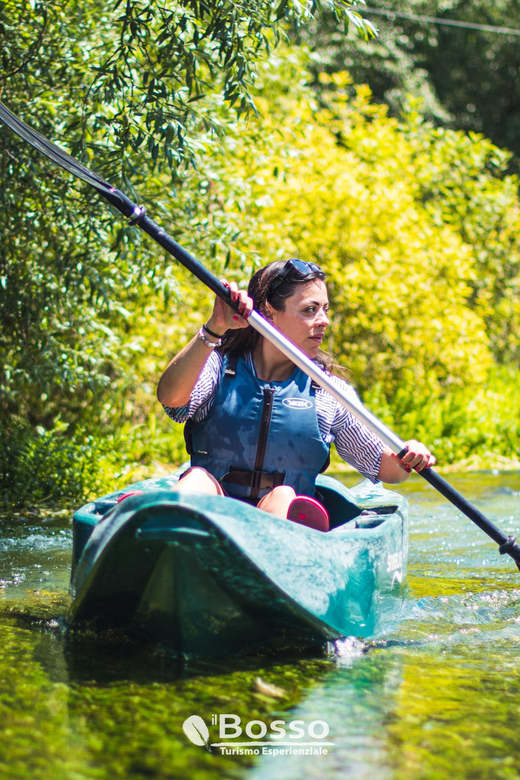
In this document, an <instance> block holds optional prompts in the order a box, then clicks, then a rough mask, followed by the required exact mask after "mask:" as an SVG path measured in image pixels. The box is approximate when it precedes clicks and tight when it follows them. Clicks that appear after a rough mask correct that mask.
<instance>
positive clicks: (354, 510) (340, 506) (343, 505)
mask: <svg viewBox="0 0 520 780" xmlns="http://www.w3.org/2000/svg"><path fill="white" fill-rule="evenodd" d="M316 498H317V499H318V500H319V501H321V503H322V504H323V506H324V507H325V508H326V510H327V512H328V513H329V519H330V530H332V529H333V528H337V527H338V526H340V525H345V523H348V522H350V521H351V520H353V519H354V518H355V517H359V515H360V514H361V508H360V507H359V506H358V504H357V503H356V500H355V497H354V494H353V493H352V491H351V490H349V488H348V487H346V486H345V485H342V484H341V482H338V480H337V479H333V477H327V476H326V474H318V477H317V479H316Z"/></svg>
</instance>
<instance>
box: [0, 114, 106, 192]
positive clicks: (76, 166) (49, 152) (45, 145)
mask: <svg viewBox="0 0 520 780" xmlns="http://www.w3.org/2000/svg"><path fill="white" fill-rule="evenodd" d="M0 120H1V121H2V122H3V123H4V124H5V125H7V127H10V128H11V130H13V131H14V132H15V133H16V134H17V135H19V136H20V137H21V138H23V139H24V141H27V142H28V143H30V144H31V146H33V147H34V148H35V149H37V150H38V151H39V152H41V153H42V154H44V155H45V156H46V157H48V158H49V160H52V162H54V163H56V164H57V165H59V166H60V167H61V168H64V169H65V170H66V171H68V172H69V173H72V175H73V176H77V177H78V179H82V180H83V181H84V182H86V183H87V184H90V185H91V186H92V187H95V188H96V189H97V190H99V191H101V192H113V190H114V188H113V187H111V186H110V184H108V182H106V181H105V180H104V179H102V178H101V176H98V175H97V174H96V173H93V172H92V171H89V169H88V168H86V167H85V166H84V165H82V164H81V163H80V162H78V161H77V160H76V159H74V157H71V155H70V154H67V152H64V151H63V149H60V147H59V146H56V144H53V143H52V141H49V140H47V138H45V137H44V136H43V135H40V133H37V132H36V130H33V129H32V128H31V127H28V125H26V124H25V123H24V122H22V120H21V119H19V118H18V117H17V116H16V114H13V112H12V111H9V109H8V108H7V106H4V104H3V103H0Z"/></svg>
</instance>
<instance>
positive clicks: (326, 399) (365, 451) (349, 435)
mask: <svg viewBox="0 0 520 780" xmlns="http://www.w3.org/2000/svg"><path fill="white" fill-rule="evenodd" d="M333 379H334V382H336V383H337V384H338V385H339V387H341V389H342V390H344V391H345V392H346V393H347V395H350V396H351V397H352V398H357V394H356V391H355V390H354V388H353V387H352V386H351V385H349V384H348V383H347V382H345V381H344V380H343V379H340V378H339V377H333ZM316 412H317V415H318V424H319V428H320V432H321V435H322V438H323V440H324V441H325V442H327V443H331V442H334V444H335V446H336V450H337V451H338V454H339V455H340V457H341V458H343V460H344V461H345V462H346V463H349V464H350V465H351V466H354V468H355V469H357V470H358V471H359V473H360V474H362V476H364V477H367V479H369V480H370V481H371V482H378V480H379V476H378V475H379V468H380V466H381V457H382V455H383V450H384V449H385V445H384V444H383V442H382V441H381V440H380V439H379V438H378V437H377V436H376V435H375V434H374V433H372V431H370V430H369V429H368V428H367V427H366V425H364V424H363V423H362V422H361V421H360V420H358V419H357V417H355V416H354V415H353V414H352V413H351V412H349V411H348V409H345V407H343V406H342V405H341V404H340V403H338V401H336V399H335V398H333V397H332V396H331V395H329V394H328V393H327V392H326V391H325V390H321V389H320V390H318V391H317V392H316Z"/></svg>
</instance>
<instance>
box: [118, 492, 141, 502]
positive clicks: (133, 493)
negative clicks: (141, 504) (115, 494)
mask: <svg viewBox="0 0 520 780" xmlns="http://www.w3.org/2000/svg"><path fill="white" fill-rule="evenodd" d="M142 494H143V491H142V490H129V491H128V493H123V495H122V496H119V498H118V499H117V501H116V504H119V502H120V501H123V500H124V499H125V498H130V496H141V495H142Z"/></svg>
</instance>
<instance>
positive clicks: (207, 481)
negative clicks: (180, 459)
mask: <svg viewBox="0 0 520 780" xmlns="http://www.w3.org/2000/svg"><path fill="white" fill-rule="evenodd" d="M175 489H176V490H180V491H183V490H186V491H190V492H193V493H205V494H207V495H214V496H223V495H224V491H223V490H222V487H221V485H220V482H219V481H218V480H217V479H216V478H215V477H214V476H213V474H210V473H209V471H206V469H203V468H202V467H201V466H190V468H189V469H187V471H185V472H184V474H183V475H182V477H181V478H180V479H179V481H178V482H177V485H176V486H175Z"/></svg>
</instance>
